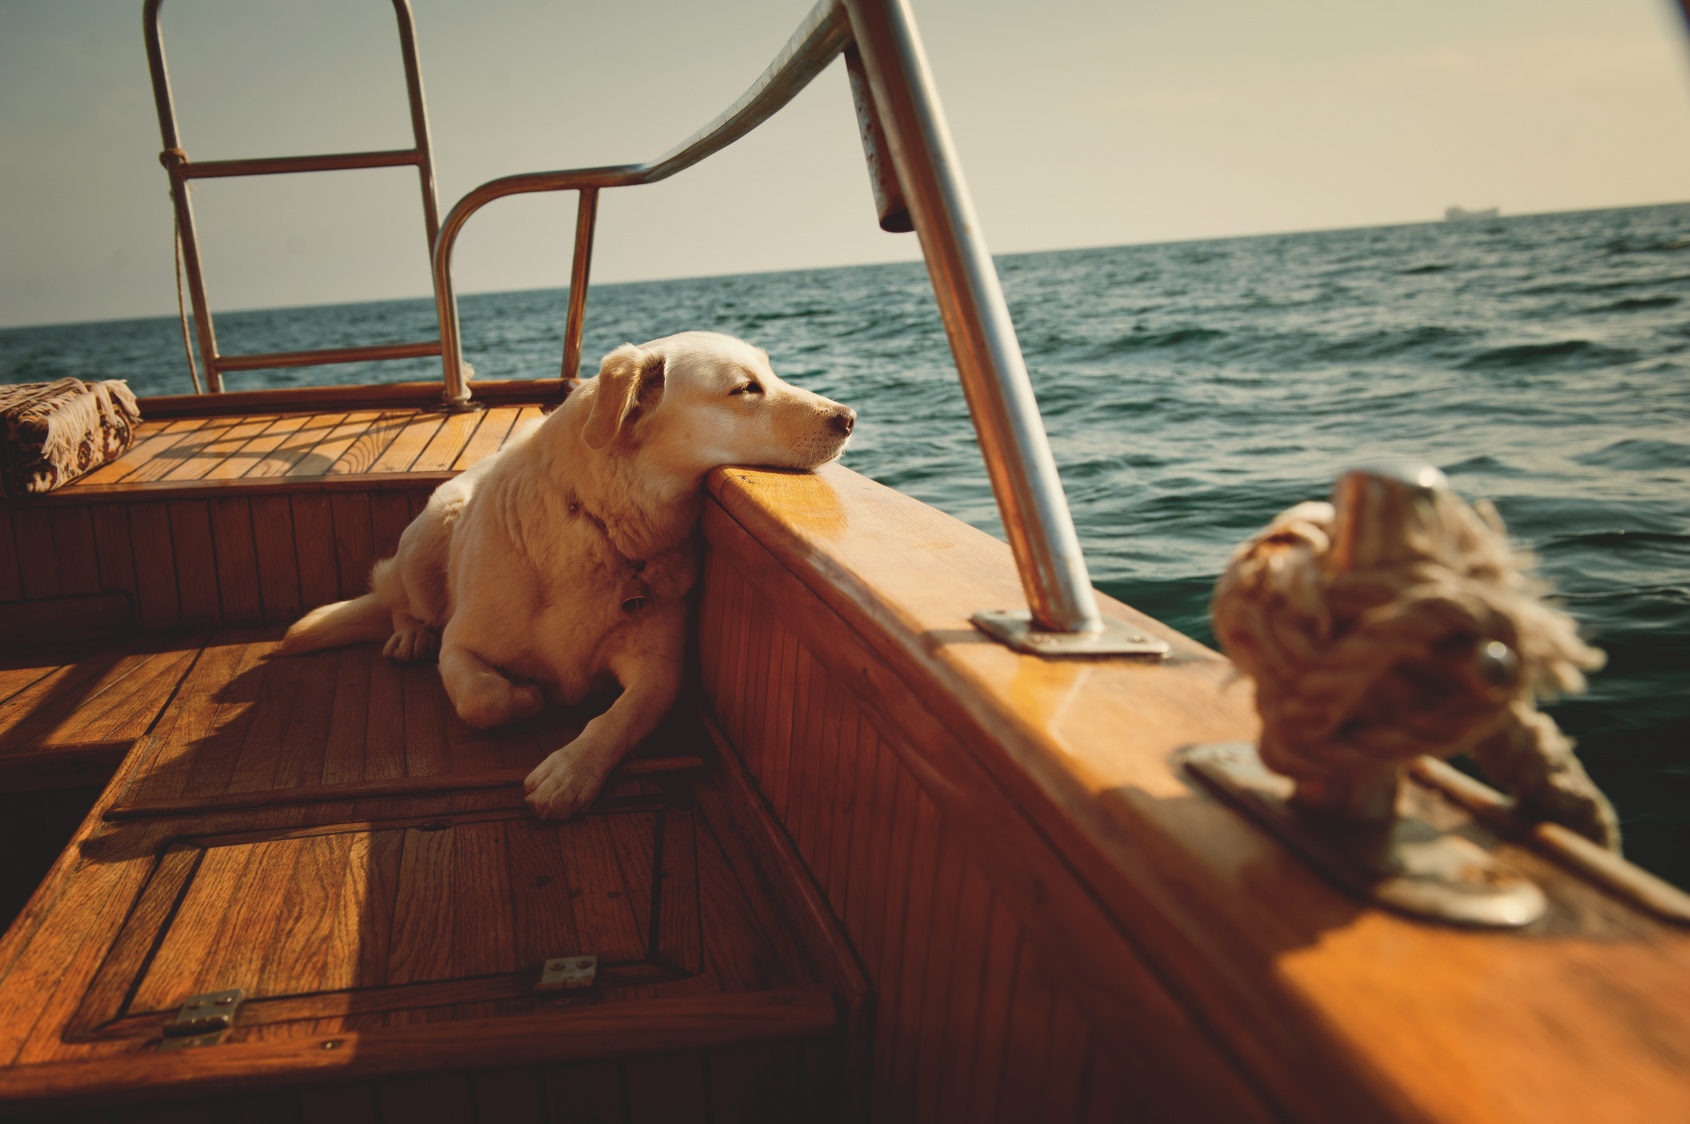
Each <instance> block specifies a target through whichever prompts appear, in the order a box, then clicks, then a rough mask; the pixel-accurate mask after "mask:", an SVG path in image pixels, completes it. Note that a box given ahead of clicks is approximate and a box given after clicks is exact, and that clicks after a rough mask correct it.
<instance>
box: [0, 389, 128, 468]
mask: <svg viewBox="0 0 1690 1124" xmlns="http://www.w3.org/2000/svg"><path fill="white" fill-rule="evenodd" d="M140 420H141V411H140V409H139V408H138V407H137V406H136V405H135V395H134V394H132V393H130V390H129V387H128V385H127V384H125V383H124V382H123V380H122V379H106V380H105V381H103V382H83V381H82V380H81V379H59V380H58V381H57V382H37V383H25V384H24V385H22V386H0V442H3V443H4V445H3V448H0V494H4V495H6V496H8V497H16V496H22V495H27V494H30V493H34V492H50V491H52V490H53V489H54V488H57V487H58V486H60V485H61V484H68V483H70V482H71V481H72V480H75V479H76V478H77V477H79V476H81V475H82V474H83V473H85V472H88V471H90V470H92V469H95V468H98V467H99V466H100V465H103V464H105V463H106V462H107V461H110V460H115V459H116V458H118V457H120V456H122V455H123V454H124V452H125V451H127V450H128V448H129V446H130V444H131V443H132V442H133V441H134V440H135V424H136V423H137V422H139V421H140Z"/></svg>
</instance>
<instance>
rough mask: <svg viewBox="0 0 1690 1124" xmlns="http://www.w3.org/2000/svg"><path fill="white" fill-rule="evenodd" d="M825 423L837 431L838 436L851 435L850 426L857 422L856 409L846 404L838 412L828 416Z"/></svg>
mask: <svg viewBox="0 0 1690 1124" xmlns="http://www.w3.org/2000/svg"><path fill="white" fill-rule="evenodd" d="M827 424H829V425H831V426H832V427H833V428H834V429H835V430H836V431H838V433H839V436H841V437H849V436H851V428H852V427H853V426H855V425H856V424H857V411H855V410H853V409H851V408H850V407H849V406H846V407H844V408H843V409H842V410H840V412H839V413H837V414H834V415H833V416H832V417H831V418H828V419H827Z"/></svg>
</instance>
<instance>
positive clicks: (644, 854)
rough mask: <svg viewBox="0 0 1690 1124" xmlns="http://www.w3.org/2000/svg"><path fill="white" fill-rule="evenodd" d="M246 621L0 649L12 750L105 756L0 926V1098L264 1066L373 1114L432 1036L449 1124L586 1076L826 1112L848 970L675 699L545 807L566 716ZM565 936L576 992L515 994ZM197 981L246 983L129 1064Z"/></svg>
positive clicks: (641, 1109) (622, 1098) (431, 1059)
mask: <svg viewBox="0 0 1690 1124" xmlns="http://www.w3.org/2000/svg"><path fill="white" fill-rule="evenodd" d="M279 637H280V629H277V628H269V629H264V630H257V631H254V630H245V631H229V630H224V631H222V632H219V633H217V634H215V635H212V636H210V637H199V638H186V639H179V640H177V641H175V642H169V641H165V642H156V641H155V642H152V643H145V644H138V645H131V646H128V647H125V648H122V649H117V650H105V651H102V652H96V653H89V654H87V655H85V656H83V658H81V659H77V660H69V659H63V658H61V657H54V658H50V659H45V660H41V659H38V660H36V661H35V662H34V663H33V664H30V663H29V661H27V660H13V661H12V662H10V663H8V664H6V665H4V667H3V668H0V685H3V687H4V689H7V690H8V691H9V697H8V698H7V699H6V700H5V703H4V708H3V709H0V721H3V722H4V726H3V727H0V747H7V748H16V749H17V750H18V752H16V753H14V754H12V755H11V756H15V757H20V758H26V759H43V758H51V757H54V756H55V755H59V754H69V755H71V756H72V757H75V756H77V755H78V754H81V753H82V752H83V751H84V747H85V746H86V745H88V744H95V745H98V746H100V747H102V752H110V751H116V752H119V754H120V756H122V758H123V764H122V765H121V767H120V768H119V769H118V772H117V775H116V776H115V777H114V779H113V780H112V782H111V784H110V785H109V786H107V788H106V789H105V792H104V793H103V794H102V796H101V797H100V798H99V801H98V802H97V804H96V805H95V808H94V810H93V813H92V814H91V815H90V817H89V818H88V820H87V821H86V822H85V823H84V824H83V826H82V827H81V829H80V830H79V831H78V833H77V835H76V837H75V838H74V839H73V840H72V845H71V846H70V847H69V848H67V849H66V851H65V853H64V855H63V857H62V858H61V859H60V860H59V862H58V863H57V864H56V865H55V867H54V869H53V870H52V872H51V873H50V874H49V875H48V876H47V878H46V880H45V881H44V882H43V884H42V886H41V888H40V889H39V890H38V891H37V892H36V893H35V895H34V897H33V898H32V899H31V901H30V902H29V904H28V906H27V907H26V909H25V910H24V912H23V914H22V916H20V918H19V919H18V920H17V922H16V923H15V924H14V925H13V926H12V928H11V929H10V930H9V932H8V934H7V936H6V938H5V939H4V941H3V942H0V1103H6V1104H8V1105H9V1106H10V1107H11V1108H14V1109H15V1108H17V1107H20V1105H27V1104H28V1103H30V1102H31V1101H33V1100H35V1099H37V1098H49V1099H52V1100H53V1102H54V1103H55V1104H56V1105H59V1106H62V1105H64V1104H65V1103H66V1101H67V1098H68V1099H69V1100H71V1101H76V1100H91V1101H96V1102H97V1101H98V1100H99V1099H100V1097H101V1096H102V1095H105V1096H108V1097H109V1096H110V1095H111V1094H112V1093H113V1092H114V1091H117V1090H121V1091H122V1092H123V1093H124V1094H125V1095H127V1096H134V1095H137V1093H139V1094H142V1095H144V1094H145V1093H146V1092H147V1091H148V1089H149V1085H150V1084H162V1083H163V1082H164V1081H165V1075H168V1080H169V1081H170V1082H172V1083H174V1084H173V1089H172V1092H173V1094H174V1095H175V1096H181V1095H183V1094H184V1093H185V1092H196V1093H202V1094H203V1093H204V1092H205V1091H206V1090H207V1089H213V1090H215V1089H220V1088H223V1087H225V1086H235V1087H247V1086H251V1085H253V1084H255V1083H256V1084H262V1083H264V1080H265V1078H266V1076H267V1075H268V1076H269V1077H270V1079H271V1080H272V1081H274V1080H277V1079H279V1078H280V1079H286V1080H287V1081H288V1082H289V1083H291V1084H299V1083H300V1082H301V1081H302V1080H304V1081H307V1082H310V1081H312V1080H315V1081H316V1082H318V1083H320V1082H321V1081H323V1080H328V1079H333V1080H335V1081H338V1082H341V1083H342V1086H343V1087H342V1088H341V1089H340V1091H339V1093H337V1094H335V1095H337V1096H341V1097H342V1098H343V1099H344V1100H345V1102H346V1104H350V1105H354V1106H356V1105H361V1104H366V1103H370V1102H371V1099H372V1098H374V1099H375V1102H377V1103H380V1104H381V1106H382V1110H383V1112H389V1111H394V1110H396V1109H398V1108H399V1107H400V1106H402V1105H403V1104H404V1103H406V1101H405V1098H407V1097H414V1096H415V1092H416V1090H415V1088H414V1086H413V1085H411V1084H407V1083H406V1081H405V1080H401V1079H400V1076H402V1075H404V1074H412V1075H415V1074H417V1073H421V1072H426V1071H428V1070H429V1069H430V1068H431V1066H433V1065H434V1064H436V1062H438V1061H439V1060H441V1059H443V1058H446V1057H448V1056H449V1057H450V1058H451V1060H452V1064H453V1065H454V1066H455V1067H457V1068H458V1069H460V1070H462V1069H464V1068H465V1062H466V1059H467V1060H468V1061H469V1062H470V1063H471V1068H470V1069H469V1071H468V1072H465V1073H462V1074H460V1075H459V1076H458V1077H457V1078H456V1079H455V1083H448V1084H447V1085H446V1086H444V1087H442V1086H440V1083H439V1082H437V1081H436V1082H435V1085H434V1086H433V1088H434V1095H436V1096H444V1097H446V1098H447V1099H448V1100H449V1101H450V1102H451V1103H452V1104H461V1105H462V1106H464V1108H465V1109H466V1111H465V1112H464V1113H463V1115H462V1118H466V1119H467V1118H468V1117H469V1114H470V1113H469V1111H468V1110H469V1108H470V1106H472V1105H479V1106H481V1109H482V1111H486V1110H488V1109H490V1108H493V1107H498V1108H499V1109H500V1111H501V1113H503V1112H506V1111H507V1110H510V1109H511V1103H510V1102H511V1098H512V1097H515V1098H516V1100H517V1101H518V1102H521V1103H522V1104H523V1105H525V1106H526V1107H524V1108H523V1109H522V1111H520V1112H514V1113H513V1114H511V1115H501V1116H499V1117H498V1118H500V1119H524V1118H530V1119H535V1120H538V1119H541V1118H543V1108H544V1103H545V1098H546V1097H547V1095H548V1094H547V1092H546V1090H547V1088H548V1087H551V1088H553V1090H554V1092H553V1094H551V1095H554V1096H559V1097H562V1096H565V1095H567V1096H570V1097H578V1096H581V1095H584V1094H585V1095H590V1096H591V1097H593V1098H601V1099H602V1098H604V1097H610V1098H612V1099H613V1100H615V1101H617V1103H618V1104H619V1105H620V1108H614V1106H613V1111H610V1112H609V1114H608V1116H607V1117H606V1118H612V1119H624V1118H632V1119H668V1118H672V1117H673V1116H676V1115H679V1116H682V1117H687V1118H698V1119H704V1118H706V1117H707V1116H708V1115H710V1114H716V1115H718V1116H725V1117H726V1118H738V1116H737V1115H736V1113H737V1110H735V1111H729V1109H730V1108H731V1107H732V1106H731V1105H729V1104H727V1103H726V1102H725V1101H723V1098H729V1099H731V1098H734V1097H743V1096H747V1095H750V1096H753V1097H754V1098H762V1102H763V1103H764V1104H765V1107H768V1106H770V1105H777V1106H778V1105H784V1106H786V1110H790V1111H791V1112H793V1113H796V1114H798V1115H806V1114H808V1113H809V1112H811V1111H814V1110H816V1109H817V1105H818V1101H817V1100H816V1097H817V1096H818V1095H819V1094H822V1093H825V1096H826V1097H827V1098H830V1099H831V1100H832V1101H833V1102H836V1103H838V1102H840V1098H841V1097H843V1096H844V1093H843V1091H842V1084H841V1081H842V1075H841V1072H840V1059H841V1058H842V1057H843V1056H844V1050H843V1043H844V1042H845V1041H846V1040H847V1038H848V1037H849V1035H848V1033H847V1026H848V1025H849V1024H850V1023H851V1022H852V1020H853V1018H854V1016H853V1015H852V1014H851V1012H852V1011H854V1010H855V1009H856V1007H857V1006H859V1005H860V1004H861V1002H862V999H863V995H864V992H865V990H866V989H865V988H864V987H863V985H862V984H861V982H860V980H858V979H856V978H855V977H853V975H852V973H851V969H850V968H849V967H848V960H845V959H841V957H840V955H839V950H838V949H837V948H836V947H834V942H835V941H836V939H837V938H835V937H833V936H832V935H830V934H828V933H826V932H824V931H822V929H821V928H818V924H820V923H821V920H822V918H824V917H825V913H823V912H821V911H818V910H817V908H816V907H815V905H814V903H813V902H811V903H806V902H805V901H804V890H803V889H802V887H801V885H800V884H799V883H798V882H797V881H795V880H794V879H793V878H792V876H791V872H790V871H782V870H781V869H780V868H779V863H778V861H776V862H774V863H773V865H771V858H770V855H771V851H770V850H769V849H768V847H769V845H770V843H771V842H774V841H776V840H777V838H778V832H771V831H770V830H769V828H768V826H767V825H766V824H764V825H763V826H762V827H761V828H759V827H758V826H757V825H758V824H759V823H760V822H761V821H760V820H759V818H758V813H757V810H756V801H755V800H754V799H753V798H752V796H751V789H750V788H749V787H748V784H747V782H746V781H745V778H744V777H743V775H742V774H741V773H738V772H736V771H734V767H733V766H732V764H731V763H729V762H724V761H723V759H722V758H721V757H719V756H718V755H717V754H716V752H715V750H714V749H713V748H712V747H711V746H710V744H709V743H708V739H707V738H706V737H705V736H704V734H703V731H702V730H701V729H700V727H699V726H698V724H697V720H696V719H693V720H691V721H688V720H687V719H686V718H685V717H684V716H683V717H681V718H679V719H677V720H675V721H672V722H671V723H670V724H669V725H668V726H667V727H665V729H664V730H662V731H661V732H660V733H659V734H658V735H656V736H654V737H653V738H652V739H649V740H648V741H647V743H646V744H645V746H644V747H642V749H641V751H640V752H639V754H638V755H637V757H636V759H635V760H632V761H630V762H629V763H627V764H626V765H625V766H624V769H623V770H622V772H621V773H620V774H619V777H618V779H617V780H615V781H613V783H612V784H611V786H610V788H609V790H608V792H607V796H606V798H605V799H604V800H602V801H601V803H600V805H599V806H598V807H597V808H596V809H595V810H594V812H593V813H592V814H591V815H589V816H587V817H584V818H582V819H580V820H576V821H572V822H570V823H566V824H546V823H541V822H539V821H537V820H535V819H534V818H533V817H532V815H531V814H530V813H529V812H528V810H527V808H526V806H525V805H524V804H523V802H522V791H521V778H522V776H523V775H525V774H526V773H527V771H528V770H529V769H530V768H532V766H533V765H534V764H535V763H536V762H537V761H538V760H539V759H540V758H541V757H542V756H543V755H544V754H545V753H546V752H548V751H549V749H550V748H555V747H556V746H558V745H561V744H563V743H565V742H567V741H568V740H570V739H571V738H572V737H574V735H575V734H576V733H577V732H578V731H579V729H580V727H581V725H582V724H583V723H584V722H585V721H586V720H587V719H588V718H589V717H590V715H591V713H592V711H591V710H590V709H588V710H580V709H577V710H562V711H557V710H554V711H551V712H548V713H547V714H546V715H544V716H542V717H541V718H539V719H536V720H535V721H533V722H530V723H525V724H522V725H519V726H516V727H512V728H510V729H507V730H501V731H497V732H486V731H479V730H475V729H473V728H471V727H469V726H467V725H466V724H464V723H463V722H462V721H461V720H460V719H458V718H457V716H456V715H455V714H454V713H453V712H452V708H451V706H450V704H449V702H448V701H447V699H446V697H445V693H444V691H443V689H442V688H441V685H440V682H439V676H438V674H437V673H436V671H435V669H434V668H433V667H432V666H418V667H400V666H397V665H394V664H392V663H390V662H389V661H387V660H385V659H384V658H382V657H381V655H380V654H379V652H378V651H377V650H376V648H375V647H374V646H371V645H363V646H360V647H356V648H348V649H342V650H339V651H330V652H322V653H314V654H311V655H307V656H303V657H292V658H284V659H268V658H267V657H268V654H269V652H270V650H271V649H272V648H273V647H274V645H275V642H276V641H277V640H278V639H279ZM131 743H132V748H130V745H131ZM26 747H27V748H26ZM107 747H110V748H109V749H108V748H107ZM118 747H122V749H125V750H128V752H127V755H126V756H124V755H123V754H122V751H121V750H119V749H118ZM24 775H27V770H24ZM759 831H761V835H759ZM806 918H808V919H809V924H808V928H806V923H805V920H804V919H806ZM572 954H594V955H597V956H599V958H600V965H601V967H600V977H599V983H598V986H597V988H596V989H595V990H594V991H592V992H590V993H588V995H587V997H586V998H576V997H574V996H570V997H567V998H562V999H560V998H558V997H555V996H543V995H538V994H536V992H535V984H536V980H537V977H538V975H539V968H540V965H541V962H542V961H544V960H546V959H548V958H550V957H554V956H560V955H572ZM226 987H243V988H245V989H246V991H247V993H248V998H247V1002H246V1006H245V1007H244V1008H243V1009H242V1014H241V1018H240V1023H239V1025H238V1026H237V1028H236V1030H235V1031H234V1032H233V1033H231V1034H230V1036H229V1038H228V1040H227V1041H226V1042H225V1043H224V1044H222V1045H220V1046H219V1047H218V1048H217V1049H215V1050H189V1051H182V1052H180V1053H179V1054H177V1055H174V1058H175V1059H180V1060H179V1061H174V1062H173V1064H172V1065H170V1066H167V1067H161V1066H159V1065H158V1064H157V1062H156V1059H157V1058H158V1057H160V1055H159V1054H158V1052H157V1047H158V1045H159V1042H160V1028H161V1026H162V1025H163V1021H164V1020H165V1019H167V1018H168V1017H169V1015H170V1014H171V1013H172V1012H173V1011H174V1010H175V1008H176V1007H177V1006H179V1005H180V1004H181V1002H182V1001H183V1000H184V999H186V998H187V997H189V996H192V995H195V994H199V993H202V992H206V991H215V990H219V989H222V988H226ZM841 1012H844V1014H843V1015H842V1014H841ZM372 1032H381V1033H379V1034H376V1035H375V1037H374V1038H370V1037H368V1036H369V1035H370V1034H371V1033H372ZM360 1036H364V1037H360ZM395 1036H397V1037H395ZM478 1036H480V1041H479V1042H478V1041H477V1037H478ZM771 1040H778V1041H779V1044H776V1045H767V1043H769V1042H770V1041H771ZM328 1042H333V1043H335V1046H334V1047H332V1049H334V1050H336V1051H341V1052H338V1053H336V1054H335V1056H334V1060H335V1062H336V1063H337V1064H334V1065H332V1066H330V1067H329V1068H328V1069H327V1070H325V1069H324V1062H323V1058H324V1054H323V1051H325V1050H328V1049H331V1047H329V1046H326V1045H325V1043H328ZM748 1042H750V1043H763V1044H762V1045H747V1043H748ZM343 1047H344V1049H343ZM653 1049H656V1050H659V1051H660V1052H661V1056H659V1057H656V1058H645V1059H632V1060H629V1059H622V1060H610V1061H603V1060H600V1059H603V1058H605V1057H606V1056H607V1055H610V1056H612V1058H614V1056H615V1055H616V1054H618V1053H629V1052H640V1053H650V1052H651V1051H652V1050H653ZM466 1051H467V1052H466ZM477 1059H479V1068H476V1067H475V1063H476V1061H477ZM518 1066H526V1067H527V1068H524V1069H522V1070H520V1071H517V1070H515V1069H513V1067H518ZM495 1070H497V1071H499V1072H498V1073H497V1074H496V1075H495V1076H494V1077H489V1076H488V1073H489V1072H491V1071H495ZM484 1071H486V1072H484ZM149 1074H151V1075H153V1076H152V1077H151V1078H149ZM359 1078H368V1079H370V1080H372V1081H374V1080H376V1079H377V1078H380V1079H383V1080H384V1081H385V1084H382V1083H378V1084H376V1085H368V1084H366V1085H355V1086H345V1085H344V1083H345V1082H347V1081H349V1080H355V1079H359ZM495 1078H496V1079H495ZM183 1081H186V1082H187V1084H186V1085H185V1086H184V1085H182V1084H181V1083H182V1082H183ZM478 1082H479V1084H478ZM548 1083H549V1086H548ZM384 1090H385V1092H384ZM298 1096H299V1094H298V1093H297V1092H293V1093H289V1094H287V1096H286V1097H285V1098H284V1100H289V1101H291V1100H294V1099H297V1098H298ZM384 1096H385V1097H388V1098H389V1099H388V1100H383V1099H382V1098H383V1097H384ZM310 1097H318V1095H317V1094H316V1093H311V1094H309V1095H308V1096H307V1100H310ZM770 1098H773V1100H772V1101H771V1100H770ZM274 1099H275V1098H274V1097H272V1098H271V1100H272V1101H273V1100H274ZM390 1100H391V1104H390V1103H389V1102H390ZM319 1102H321V1097H318V1099H317V1100H316V1101H311V1103H312V1104H315V1105H318V1107H321V1103H319ZM305 1103H306V1102H305V1101H301V1102H300V1104H301V1105H302V1106H303V1105H304V1104H305ZM324 1103H326V1102H324ZM274 1107H275V1106H274V1105H272V1109H274ZM301 1111H304V1109H303V1107H302V1108H301ZM771 1111H774V1110H771ZM781 1111H785V1110H781ZM437 1112H438V1107H437ZM624 1114H628V1115H626V1116H625V1115H624ZM444 1116H445V1117H446V1118H455V1117H453V1116H452V1113H450V1112H447V1113H445V1114H444ZM430 1118H441V1117H440V1116H439V1115H436V1116H432V1117H430ZM591 1118H594V1119H597V1118H599V1117H598V1116H597V1115H596V1114H595V1115H593V1116H592V1117H591Z"/></svg>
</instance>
